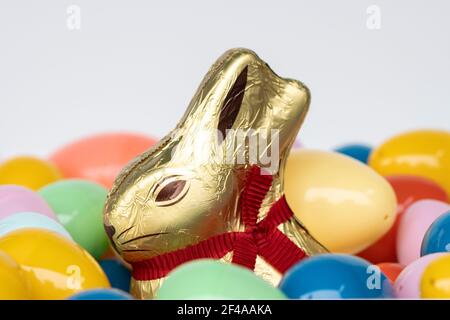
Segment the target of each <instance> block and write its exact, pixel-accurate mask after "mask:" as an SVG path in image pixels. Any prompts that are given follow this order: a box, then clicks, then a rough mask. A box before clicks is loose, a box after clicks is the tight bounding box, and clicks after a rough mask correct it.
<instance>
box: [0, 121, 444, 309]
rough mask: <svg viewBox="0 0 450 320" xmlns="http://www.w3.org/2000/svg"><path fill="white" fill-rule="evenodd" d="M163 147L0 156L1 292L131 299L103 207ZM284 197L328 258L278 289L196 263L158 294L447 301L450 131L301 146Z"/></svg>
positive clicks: (112, 143)
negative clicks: (123, 176)
mask: <svg viewBox="0 0 450 320" xmlns="http://www.w3.org/2000/svg"><path fill="white" fill-rule="evenodd" d="M155 142H156V140H155V139H153V138H151V137H146V136H142V135H136V134H127V133H117V134H103V135H96V136H92V137H88V138H85V139H81V140H79V141H76V142H74V143H71V144H69V145H67V146H64V147H62V148H61V149H59V150H57V151H56V152H54V153H53V154H52V155H50V156H49V157H48V158H46V159H40V158H36V157H30V156H22V157H15V158H11V159H5V160H3V161H2V162H0V299H78V300H86V299H132V297H131V295H130V294H129V289H130V271H129V267H128V266H127V264H126V263H125V262H123V261H122V260H121V259H120V257H117V256H116V255H115V254H114V252H113V250H112V249H111V248H110V246H109V242H108V237H107V235H106V233H105V230H104V227H103V218H102V213H103V206H104V202H105V199H106V196H107V190H108V189H109V188H110V187H111V185H112V183H113V181H114V178H115V177H116V175H117V174H118V173H119V171H120V170H121V169H122V167H123V166H124V165H126V163H127V162H128V161H130V160H131V159H133V158H134V157H135V156H137V155H139V154H141V153H142V152H144V151H145V150H147V149H148V148H149V147H150V146H152V145H153V144H154V143H155ZM285 192H286V199H287V201H288V203H289V205H290V206H291V208H292V210H293V211H294V214H295V216H296V217H297V218H298V219H299V220H300V221H301V222H302V223H303V224H304V225H305V227H306V228H307V229H308V231H309V232H310V233H311V234H312V235H313V236H314V237H315V238H316V239H317V240H318V241H319V242H321V243H322V244H323V245H324V246H325V247H326V248H327V249H328V250H329V251H330V253H328V254H322V255H316V256H313V257H309V258H305V259H304V260H302V261H300V262H299V263H297V264H296V265H294V266H293V267H292V268H291V269H290V270H288V271H287V272H286V274H284V275H282V278H281V282H280V284H279V286H278V287H273V286H272V285H270V284H269V283H268V282H266V281H264V280H263V279H261V278H259V277H257V276H256V275H254V274H253V273H252V272H251V271H249V270H247V269H244V268H242V267H239V266H236V265H232V264H224V263H221V262H219V261H214V260H197V261H192V262H189V263H186V264H184V265H181V266H180V267H178V268H176V269H175V270H174V271H172V272H171V273H170V274H169V276H168V277H167V279H166V280H165V281H164V282H163V284H162V286H161V288H160V289H159V291H158V293H157V299H202V298H208V299H287V298H290V299H371V298H376V299H377V298H378V299H379V298H400V299H405V298H413V299H419V298H450V204H449V196H450V132H448V131H443V130H420V131H411V132H406V133H402V134H399V135H397V136H394V137H392V138H390V139H388V140H387V141H385V142H384V143H382V144H381V145H379V146H377V147H375V148H372V147H370V146H366V145H361V144H352V145H345V146H343V147H340V148H336V149H335V150H334V151H318V150H312V149H308V148H305V147H302V146H299V145H297V146H294V149H293V150H292V152H291V154H290V156H289V159H288V163H287V167H286V171H285Z"/></svg>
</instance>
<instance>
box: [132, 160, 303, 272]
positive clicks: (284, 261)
mask: <svg viewBox="0 0 450 320" xmlns="http://www.w3.org/2000/svg"><path fill="white" fill-rule="evenodd" d="M272 179H273V178H272V176H270V175H261V173H260V168H259V167H257V166H253V167H252V168H251V169H250V171H249V174H248V177H247V180H246V184H245V187H244V191H243V193H242V196H241V201H242V222H243V223H244V226H245V231H243V232H227V233H223V234H220V235H217V236H213V237H211V238H208V239H206V240H203V241H201V242H199V243H197V244H195V245H190V246H188V247H186V248H183V249H179V250H176V251H173V252H169V253H165V254H162V255H159V256H156V257H153V258H150V259H147V260H143V261H138V262H134V263H132V266H133V278H134V279H136V280H143V281H146V280H153V279H159V278H162V277H165V276H166V275H167V274H168V273H169V272H170V271H171V270H172V269H174V268H176V267H177V266H179V265H180V264H182V263H185V262H188V261H191V260H195V259H201V258H213V259H220V258H222V257H223V256H225V255H226V254H227V253H228V252H230V251H233V259H232V262H233V263H235V264H238V265H241V266H244V267H246V268H249V269H251V270H254V268H255V262H256V257H257V256H260V257H262V258H263V259H264V260H265V261H266V262H268V263H269V264H270V265H272V266H273V267H274V268H275V269H276V270H278V271H279V272H280V273H284V272H285V271H286V270H287V269H289V268H290V267H291V266H292V265H294V264H295V263H297V262H298V261H300V260H301V259H303V258H304V257H305V256H306V254H305V252H303V250H301V249H300V248H299V247H297V245H295V244H294V243H293V242H292V241H291V240H290V239H289V238H288V237H286V236H285V235H284V234H283V233H282V232H281V231H280V230H278V226H279V225H280V224H282V223H283V222H286V221H288V220H289V219H290V218H291V217H292V215H293V213H292V210H291V209H290V208H289V206H288V204H287V202H286V199H285V197H284V196H282V197H281V198H280V199H279V200H278V201H277V202H275V203H274V204H273V205H272V207H271V208H270V210H269V212H268V213H267V216H266V217H265V218H264V219H263V220H262V221H260V222H257V219H258V213H259V209H260V208H261V205H262V202H263V200H264V198H265V196H266V194H267V192H268V191H269V189H270V187H271V185H272Z"/></svg>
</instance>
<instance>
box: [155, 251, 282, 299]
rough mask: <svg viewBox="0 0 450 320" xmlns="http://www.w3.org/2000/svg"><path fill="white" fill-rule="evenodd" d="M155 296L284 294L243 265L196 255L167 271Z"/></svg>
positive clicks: (275, 296) (267, 296) (254, 296)
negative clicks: (192, 259)
mask: <svg viewBox="0 0 450 320" xmlns="http://www.w3.org/2000/svg"><path fill="white" fill-rule="evenodd" d="M156 299H159V300H167V299H169V300H172V299H175V300H184V299H189V300H192V299H194V300H196V299H199V300H203V299H208V300H209V299H211V300H216V299H225V300H229V299H233V300H255V299H263V300H268V299H270V300H274V299H285V296H284V294H283V293H282V292H281V291H280V290H278V289H277V288H275V287H272V286H271V285H270V284H269V283H268V282H266V281H264V280H263V279H261V278H259V277H258V276H256V275H255V274H254V273H253V272H251V271H250V270H248V269H246V268H243V267H240V266H237V265H233V264H228V263H223V262H220V261H217V260H210V259H200V260H195V261H191V262H188V263H185V264H183V265H181V266H180V267H178V268H176V269H174V270H173V271H172V272H170V273H169V275H168V277H167V279H165V280H164V282H163V284H162V285H161V287H160V289H159V290H158V292H157V293H156Z"/></svg>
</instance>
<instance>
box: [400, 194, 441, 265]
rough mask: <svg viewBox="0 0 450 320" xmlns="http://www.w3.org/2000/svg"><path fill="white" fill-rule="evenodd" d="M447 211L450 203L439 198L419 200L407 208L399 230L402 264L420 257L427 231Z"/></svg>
mask: <svg viewBox="0 0 450 320" xmlns="http://www.w3.org/2000/svg"><path fill="white" fill-rule="evenodd" d="M447 211H450V205H449V204H447V203H445V202H442V201H438V200H419V201H417V202H415V203H414V204H413V205H411V206H410V207H409V208H408V210H406V212H405V214H404V215H403V217H402V219H401V221H400V224H399V226H398V232H397V256H398V261H399V262H400V263H401V264H403V265H408V264H410V263H411V262H413V261H414V260H417V259H419V257H420V248H421V246H422V240H423V238H424V236H425V233H426V232H427V230H428V228H429V227H430V226H431V224H432V223H433V222H434V221H435V220H436V219H437V218H438V217H440V216H441V215H443V214H444V213H446V212H447Z"/></svg>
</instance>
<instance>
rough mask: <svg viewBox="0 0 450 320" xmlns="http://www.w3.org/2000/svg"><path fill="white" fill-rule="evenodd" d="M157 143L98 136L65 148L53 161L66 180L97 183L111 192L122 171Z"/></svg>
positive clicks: (119, 135) (118, 135) (121, 136)
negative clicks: (74, 179)
mask: <svg viewBox="0 0 450 320" xmlns="http://www.w3.org/2000/svg"><path fill="white" fill-rule="evenodd" d="M155 143H156V140H155V139H153V138H150V137H147V136H144V135H140V134H133V133H106V134H99V135H94V136H90V137H87V138H83V139H80V140H78V141H75V142H73V143H71V144H69V145H66V146H64V147H62V148H61V149H59V150H58V151H56V152H55V153H54V154H53V155H52V156H51V157H50V159H51V161H52V162H53V163H55V164H56V165H57V166H58V168H59V169H60V170H61V171H62V173H63V175H64V177H66V178H79V179H85V180H90V181H94V182H97V183H99V184H101V185H103V186H105V187H106V188H108V189H109V188H110V187H111V186H112V183H113V182H114V179H115V178H116V176H117V174H118V173H119V172H120V170H121V169H122V168H123V167H124V166H125V165H126V164H127V163H128V162H129V161H130V160H132V159H134V158H135V157H136V156H138V155H140V154H141V153H143V152H144V151H145V150H147V149H149V148H150V147H151V146H152V145H153V144H155Z"/></svg>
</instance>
